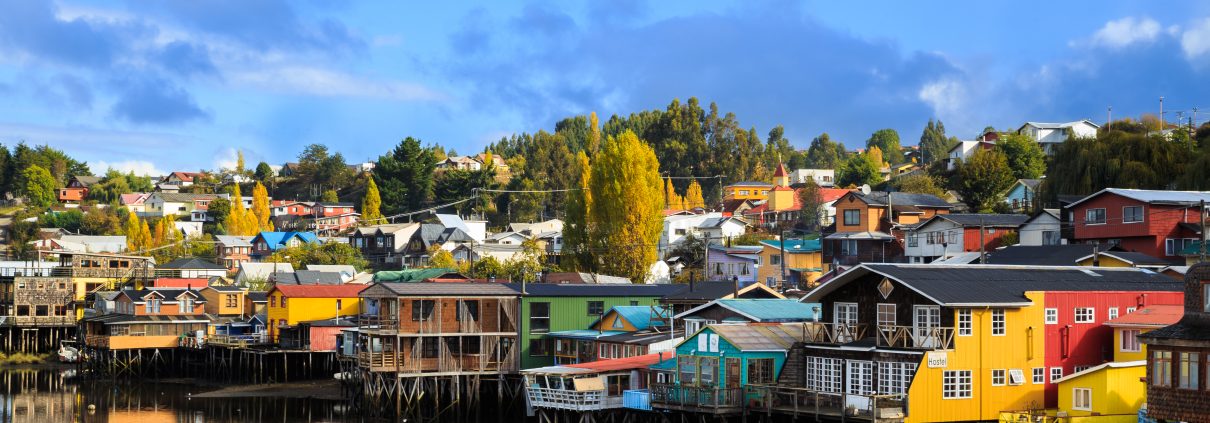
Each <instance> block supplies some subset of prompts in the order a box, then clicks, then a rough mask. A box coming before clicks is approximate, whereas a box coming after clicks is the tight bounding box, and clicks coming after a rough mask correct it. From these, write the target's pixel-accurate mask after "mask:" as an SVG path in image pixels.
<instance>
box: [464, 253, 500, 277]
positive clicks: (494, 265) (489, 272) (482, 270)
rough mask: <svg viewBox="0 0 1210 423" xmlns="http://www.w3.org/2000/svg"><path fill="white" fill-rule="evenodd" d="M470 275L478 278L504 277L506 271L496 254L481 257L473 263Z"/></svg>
mask: <svg viewBox="0 0 1210 423" xmlns="http://www.w3.org/2000/svg"><path fill="white" fill-rule="evenodd" d="M469 272H470V277H472V278H476V279H490V278H504V277H506V273H507V272H506V271H505V269H504V265H503V264H501V263H500V260H498V259H496V257H494V256H486V257H481V258H479V259H478V260H475V262H474V263H472V264H471V266H470V269H469Z"/></svg>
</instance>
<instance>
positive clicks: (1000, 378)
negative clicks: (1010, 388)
mask: <svg viewBox="0 0 1210 423" xmlns="http://www.w3.org/2000/svg"><path fill="white" fill-rule="evenodd" d="M1007 384H1008V372H1007V371H1005V370H1004V369H992V386H1004V385H1007Z"/></svg>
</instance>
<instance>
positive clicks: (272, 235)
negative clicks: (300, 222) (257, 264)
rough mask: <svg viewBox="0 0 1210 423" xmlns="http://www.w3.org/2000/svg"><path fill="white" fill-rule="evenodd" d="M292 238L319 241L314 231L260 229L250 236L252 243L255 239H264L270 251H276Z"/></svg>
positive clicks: (307, 241)
mask: <svg viewBox="0 0 1210 423" xmlns="http://www.w3.org/2000/svg"><path fill="white" fill-rule="evenodd" d="M293 238H298V240H299V241H302V242H306V243H314V242H319V237H317V236H316V235H315V232H269V231H262V232H261V233H259V234H256V236H255V237H253V238H252V243H253V244H256V240H257V239H260V240H264V241H265V245H266V246H267V247H268V248H269V250H270V251H277V250H278V249H281V248H282V247H285V246H286V243H287V242H289V241H290V240H291V239H293Z"/></svg>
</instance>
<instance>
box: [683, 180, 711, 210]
mask: <svg viewBox="0 0 1210 423" xmlns="http://www.w3.org/2000/svg"><path fill="white" fill-rule="evenodd" d="M695 207H701V208H706V200H705V199H704V198H703V197H702V185H701V184H699V183H697V180H694V181H693V182H690V183H689V188H686V189H685V209H686V210H692V209H694V208H695Z"/></svg>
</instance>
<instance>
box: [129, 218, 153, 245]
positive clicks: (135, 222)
mask: <svg viewBox="0 0 1210 423" xmlns="http://www.w3.org/2000/svg"><path fill="white" fill-rule="evenodd" d="M144 231H146V232H144ZM122 233H124V234H126V249H127V250H129V251H132V252H133V251H140V250H142V249H144V248H147V247H149V246H151V231H150V230H148V229H147V222H143V221H141V220H140V219H139V216H138V215H137V214H135V213H130V214H129V215H127V216H126V226H124V227H123V228H122Z"/></svg>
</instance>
